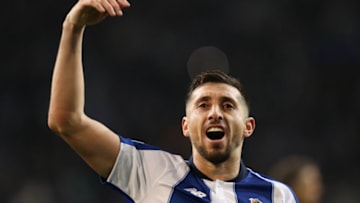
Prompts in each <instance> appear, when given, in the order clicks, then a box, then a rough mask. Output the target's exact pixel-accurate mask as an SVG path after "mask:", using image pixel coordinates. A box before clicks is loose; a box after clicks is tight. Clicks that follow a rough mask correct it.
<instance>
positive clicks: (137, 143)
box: [120, 136, 162, 150]
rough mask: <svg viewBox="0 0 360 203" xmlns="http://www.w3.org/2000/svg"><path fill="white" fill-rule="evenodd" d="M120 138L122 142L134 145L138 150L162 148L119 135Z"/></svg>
mask: <svg viewBox="0 0 360 203" xmlns="http://www.w3.org/2000/svg"><path fill="white" fill-rule="evenodd" d="M120 140H121V142H122V143H124V144H128V145H131V146H134V147H135V148H136V149H138V150H162V149H160V148H159V147H155V146H152V145H149V144H146V143H144V142H141V141H137V140H133V139H130V138H124V137H122V136H120Z"/></svg>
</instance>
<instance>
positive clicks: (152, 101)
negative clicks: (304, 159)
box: [0, 0, 360, 203]
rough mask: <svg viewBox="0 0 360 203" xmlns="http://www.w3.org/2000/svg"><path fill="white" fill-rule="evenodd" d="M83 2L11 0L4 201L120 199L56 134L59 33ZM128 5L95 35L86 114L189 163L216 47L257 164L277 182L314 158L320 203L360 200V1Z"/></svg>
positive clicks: (90, 34)
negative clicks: (194, 117) (189, 111)
mask: <svg viewBox="0 0 360 203" xmlns="http://www.w3.org/2000/svg"><path fill="white" fill-rule="evenodd" d="M75 2H76V1H74V0H73V1H45V0H40V1H12V2H11V1H6V2H2V4H3V5H2V6H1V10H2V12H1V13H0V16H1V19H2V23H1V32H0V33H1V34H0V35H1V39H0V40H1V41H0V42H1V50H2V53H1V61H2V63H1V69H0V88H1V89H0V90H1V99H0V102H1V103H0V109H1V111H0V113H1V114H0V119H1V120H0V130H1V138H2V139H1V142H0V202H4V203H65V202H66V203H98V202H102V203H112V202H122V198H121V196H120V195H119V194H118V193H116V192H115V191H113V190H112V189H111V188H109V187H108V186H104V185H102V184H101V183H100V182H99V179H98V176H97V175H96V174H95V173H94V172H93V171H92V170H91V169H90V168H89V167H88V166H87V165H86V164H85V163H84V162H83V161H82V160H81V159H80V158H79V157H78V156H77V155H76V154H75V153H74V152H73V151H72V150H71V149H70V148H69V147H68V146H67V145H66V144H65V143H64V142H63V141H62V140H61V139H60V138H58V137H57V136H55V135H54V134H53V133H52V132H51V131H50V130H49V129H48V127H47V110H48V103H49V93H50V82H51V74H52V68H53V65H54V61H55V57H56V52H57V47H58V42H59V39H60V34H61V25H62V21H63V19H64V17H65V15H66V14H67V12H68V11H69V9H70V8H71V7H72V5H73V4H74V3H75ZM131 3H132V7H131V8H130V9H127V10H125V15H124V17H121V18H109V19H107V20H106V21H104V22H102V23H101V24H99V25H96V26H92V27H88V28H87V30H86V33H85V40H84V42H85V44H84V66H85V75H86V111H87V113H88V114H89V115H90V116H92V117H94V118H96V119H98V120H100V121H102V122H103V123H105V124H106V125H107V126H109V127H110V128H111V129H113V130H114V131H116V132H118V133H120V134H122V135H123V136H126V137H131V138H135V139H139V140H143V141H146V142H148V143H150V144H153V145H157V146H160V147H162V148H164V149H167V150H169V151H172V152H174V153H178V154H182V155H183V156H184V157H185V158H187V157H188V156H189V155H190V145H189V142H188V140H187V139H186V138H184V137H183V136H182V133H181V127H180V126H181V117H182V115H183V114H184V96H185V93H186V88H187V85H188V83H189V81H190V76H189V75H190V74H189V73H190V72H192V71H194V69H193V68H192V67H190V68H188V60H189V58H190V56H191V54H192V53H193V52H194V51H195V50H197V49H199V48H202V47H205V49H204V50H206V47H208V48H209V46H210V48H211V47H212V48H217V49H218V50H221V51H222V53H223V54H226V57H227V58H226V60H227V61H225V62H224V61H223V62H220V63H218V62H216V61H215V62H214V64H217V65H219V64H220V65H221V64H223V65H224V64H225V65H226V64H228V70H229V72H230V73H231V74H232V75H234V76H236V77H238V78H239V79H240V80H241V81H242V83H243V84H244V86H245V88H246V89H247V92H248V95H249V97H250V100H251V114H252V115H253V116H254V117H255V118H256V119H257V129H256V131H255V133H254V135H253V136H252V137H250V138H249V139H247V140H246V142H245V146H244V152H243V159H244V161H245V162H246V163H247V166H248V167H251V168H253V169H254V170H256V171H260V172H263V173H267V171H268V169H269V168H270V167H271V166H272V164H273V163H274V162H276V161H277V160H280V159H281V158H282V157H285V156H287V155H290V154H300V155H306V156H310V157H312V158H313V159H315V160H316V161H317V162H318V163H319V164H320V166H321V168H322V172H323V175H324V181H325V187H326V191H325V197H324V198H325V200H324V202H327V203H338V202H347V203H356V202H359V199H360V194H359V191H360V186H359V182H360V173H359V171H360V167H359V165H360V163H359V161H360V156H359V155H360V148H359V145H360V127H359V126H360V125H359V121H360V74H359V73H360V67H359V65H360V56H359V55H360V16H359V14H360V12H359V11H360V10H359V8H360V7H359V1H355V0H354V1H351V0H327V1H321V0H290V1H286V0H274V1H265V0H251V1H250V0H240V1H239V0H230V1H224V2H222V1H212V0H210V1H209V0H207V1H205V0H197V1H189V0H184V1H165V0H152V1H148V0H147V1H145V0H140V1H135V0H134V1H131ZM220 58H221V57H220ZM201 60H207V59H206V57H205V58H201ZM208 60H209V61H210V62H211V60H213V58H212V57H210V58H208ZM221 60H224V59H221ZM210 64H211V63H210ZM207 65H209V64H207ZM212 68H222V67H212ZM195 71H196V70H195Z"/></svg>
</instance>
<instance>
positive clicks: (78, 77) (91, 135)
mask: <svg viewBox="0 0 360 203" xmlns="http://www.w3.org/2000/svg"><path fill="white" fill-rule="evenodd" d="M129 6H130V4H129V3H128V2H127V1H125V0H80V1H78V2H77V3H76V4H75V5H74V6H73V8H72V9H71V11H70V12H69V13H68V15H67V16H66V18H65V20H64V22H63V29H62V35H61V39H60V44H59V49H58V54H57V58H56V62H55V67H54V71H53V78H52V87H51V97H50V106H49V112H48V125H49V128H50V129H51V130H53V131H54V132H55V133H57V134H58V135H59V136H60V137H61V138H62V139H64V140H65V141H66V142H67V143H68V144H69V145H70V146H71V147H72V148H73V149H74V150H75V151H76V152H77V153H78V154H79V155H80V156H81V157H82V159H84V161H85V162H86V163H87V164H88V165H89V166H90V167H91V168H92V169H93V170H94V171H96V172H97V173H98V174H99V175H101V176H102V177H105V178H106V177H108V175H109V173H110V171H111V169H112V166H113V164H114V162H115V160H116V157H117V154H118V152H119V150H120V143H119V138H118V136H117V135H116V134H115V133H114V132H112V131H111V130H110V129H109V128H107V127H106V126H104V125H103V124H102V123H99V122H98V121H96V120H93V119H91V118H90V117H88V116H87V115H86V114H85V112H84V98H85V97H84V77H83V64H82V55H81V53H82V41H83V34H84V30H85V27H86V26H88V25H94V24H97V23H99V22H101V21H102V20H104V19H105V17H106V16H113V17H115V16H122V15H123V13H122V9H124V8H127V7H129Z"/></svg>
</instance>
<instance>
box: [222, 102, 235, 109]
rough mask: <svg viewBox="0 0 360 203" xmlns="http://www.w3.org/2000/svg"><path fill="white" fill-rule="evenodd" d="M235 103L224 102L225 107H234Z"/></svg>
mask: <svg viewBox="0 0 360 203" xmlns="http://www.w3.org/2000/svg"><path fill="white" fill-rule="evenodd" d="M233 108H234V105H233V104H232V103H225V104H224V109H233Z"/></svg>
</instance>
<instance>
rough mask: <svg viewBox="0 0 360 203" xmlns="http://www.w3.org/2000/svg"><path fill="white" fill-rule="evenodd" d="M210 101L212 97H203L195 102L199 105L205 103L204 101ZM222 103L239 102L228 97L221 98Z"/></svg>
mask: <svg viewBox="0 0 360 203" xmlns="http://www.w3.org/2000/svg"><path fill="white" fill-rule="evenodd" d="M209 100H211V96H202V97H200V98H198V99H197V100H195V103H199V102H203V101H209ZM220 101H221V102H232V103H236V102H237V101H236V100H234V99H233V98H231V97H228V96H221V97H220ZM239 102H240V101H239Z"/></svg>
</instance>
